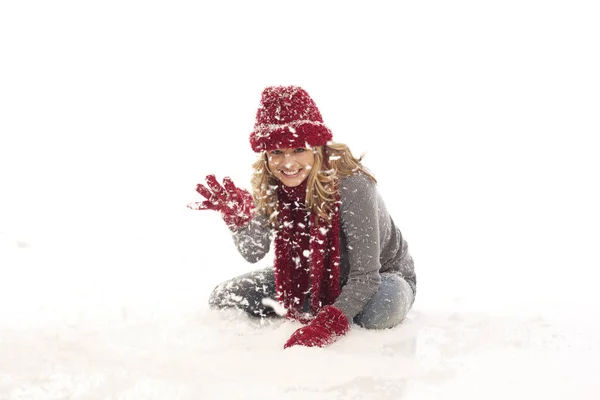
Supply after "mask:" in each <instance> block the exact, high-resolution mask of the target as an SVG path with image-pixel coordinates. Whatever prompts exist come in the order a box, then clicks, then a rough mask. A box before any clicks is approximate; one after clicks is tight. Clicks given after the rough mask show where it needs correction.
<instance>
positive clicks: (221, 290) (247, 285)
mask: <svg viewBox="0 0 600 400" xmlns="http://www.w3.org/2000/svg"><path fill="white" fill-rule="evenodd" d="M265 297H268V298H271V299H274V298H275V275H274V274H273V268H271V267H269V268H265V269H261V270H258V271H252V272H249V273H247V274H244V275H241V276H238V277H236V278H233V279H231V280H229V281H226V282H223V283H221V284H220V285H218V286H217V287H216V288H215V289H214V290H213V292H212V293H211V295H210V297H209V299H208V304H209V305H210V307H212V308H217V309H218V308H231V307H233V308H237V309H240V310H244V311H246V312H247V313H248V314H250V315H252V316H256V317H265V316H270V315H276V314H275V311H274V310H273V308H271V307H269V306H265V305H263V304H262V300H263V299H264V298H265Z"/></svg>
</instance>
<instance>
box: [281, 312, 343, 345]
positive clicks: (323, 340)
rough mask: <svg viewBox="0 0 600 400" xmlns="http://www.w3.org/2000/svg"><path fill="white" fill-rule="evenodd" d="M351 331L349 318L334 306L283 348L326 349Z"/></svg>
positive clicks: (300, 330)
mask: <svg viewBox="0 0 600 400" xmlns="http://www.w3.org/2000/svg"><path fill="white" fill-rule="evenodd" d="M349 330H350V324H349V323H348V318H346V316H345V315H344V313H342V311H341V310H340V309H339V308H337V307H334V306H325V307H323V308H322V309H321V311H319V313H318V314H317V316H316V317H315V319H313V320H312V321H311V322H310V323H309V324H308V325H306V326H304V327H302V328H300V329H298V330H297V331H296V332H294V333H293V334H292V336H290V338H289V339H288V341H287V342H286V343H285V345H284V346H283V348H284V349H287V348H288V347H292V346H296V345H299V346H307V347H314V346H318V347H325V346H328V345H330V344H331V343H333V342H335V341H336V340H338V338H340V337H341V336H343V335H345V334H346V332H348V331H349Z"/></svg>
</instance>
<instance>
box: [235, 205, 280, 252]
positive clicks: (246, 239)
mask: <svg viewBox="0 0 600 400" xmlns="http://www.w3.org/2000/svg"><path fill="white" fill-rule="evenodd" d="M266 222H267V217H266V216H264V215H262V214H256V215H255V216H254V218H252V219H251V220H250V222H249V223H248V224H247V225H245V226H244V227H242V228H240V229H237V230H233V231H232V232H233V241H234V243H235V245H236V247H237V249H238V251H239V252H240V254H241V255H242V257H244V259H245V260H246V261H248V262H250V263H255V262H257V261H260V260H262V259H263V258H264V256H265V255H267V253H268V252H269V247H270V245H271V240H272V234H271V229H270V228H269V226H268V225H267V224H266Z"/></svg>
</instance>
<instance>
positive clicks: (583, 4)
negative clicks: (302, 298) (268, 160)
mask: <svg viewBox="0 0 600 400" xmlns="http://www.w3.org/2000/svg"><path fill="white" fill-rule="evenodd" d="M302 4H303V6H302V7H294V8H293V9H292V8H290V7H291V6H288V5H285V4H282V3H281V2H275V1H256V2H236V1H232V2H224V3H218V2H186V1H175V2H173V1H171V2H161V1H157V2H150V3H148V2H138V1H132V0H124V1H123V0H122V1H119V2H117V1H110V0H109V1H105V2H102V3H98V4H94V5H92V4H88V3H82V2H74V1H57V2H51V3H48V2H36V1H29V2H4V3H2V5H0V54H2V62H1V63H0V110H2V111H1V113H0V188H1V189H0V190H1V192H0V399H2V400H4V399H10V400H16V399H19V400H20V399H155V398H156V399H281V398H286V399H311V400H312V399H328V400H329V399H400V398H406V399H420V400H421V399H434V398H461V399H479V398H482V397H484V398H488V399H496V398H498V399H500V398H502V399H505V398H511V399H531V398H533V397H535V398H538V397H539V398H545V399H564V398H569V399H596V398H598V396H599V394H600V383H598V379H597V377H598V373H599V372H600V322H598V316H599V315H600V296H599V295H598V290H597V284H598V281H599V280H598V270H599V267H600V256H599V255H598V251H597V246H598V243H600V230H599V229H598V226H600V211H599V208H598V206H597V205H598V204H600V195H599V193H598V189H597V186H598V185H597V183H596V182H597V180H598V177H597V176H598V171H600V160H599V159H598V156H597V154H598V146H597V144H596V142H595V140H594V139H595V137H596V136H597V134H598V132H599V131H600V130H599V128H600V120H599V119H598V117H597V116H598V110H599V109H600V104H599V103H600V98H599V97H598V93H600V76H599V75H598V74H597V71H599V70H600V57H599V55H598V52H597V51H595V50H594V49H597V48H598V45H599V43H598V40H599V39H598V38H600V32H598V31H599V30H600V27H599V26H598V24H597V20H598V17H599V12H598V9H597V6H596V5H595V4H594V2H591V1H569V2H566V1H557V2H541V1H533V0H524V1H523V0H522V1H506V2H502V3H497V4H496V3H494V4H491V3H490V4H488V3H485V2H474V1H466V0H459V1H456V2H442V1H430V2H410V3H409V4H402V3H400V4H396V5H394V7H395V8H392V5H391V4H388V3H385V2H372V3H369V5H368V6H365V5H364V4H363V3H353V2H346V3H343V4H342V3H337V2H316V1H306V2H303V3H302ZM282 16H285V23H284V26H285V29H281V26H282V25H281V23H280V22H278V21H280V20H281V18H282ZM282 57H283V58H284V59H285V62H281V59H282ZM277 84H297V85H300V86H303V87H304V88H305V89H306V90H307V91H308V92H309V93H310V94H311V96H312V97H313V98H314V99H315V101H316V103H317V105H318V106H319V108H320V111H321V113H322V114H323V118H324V121H325V123H326V124H327V125H328V126H329V127H330V128H331V129H332V131H333V134H334V139H335V140H336V141H339V142H345V143H347V144H349V145H350V148H351V149H352V150H353V151H354V152H356V154H361V153H362V152H366V154H367V155H366V157H365V159H364V162H365V163H366V165H367V166H368V167H369V169H370V171H372V172H373V173H374V174H375V176H376V177H377V179H378V181H379V190H380V191H381V193H382V195H383V198H384V199H385V201H386V207H387V208H388V210H389V211H390V213H391V214H392V216H393V217H394V220H395V222H396V223H397V224H398V226H399V227H400V229H401V230H402V232H403V234H404V235H405V237H406V239H407V240H408V242H409V246H410V251H411V254H412V255H413V257H414V258H415V263H416V268H417V274H418V293H417V299H416V303H415V306H414V309H413V310H412V311H411V313H410V314H409V317H408V319H407V320H406V321H405V322H404V323H403V324H402V325H401V326H399V327H397V328H394V329H391V330H386V331H378V332H374V331H367V330H364V329H361V328H358V327H354V328H353V329H352V330H351V332H350V333H349V334H348V335H347V336H345V337H344V338H342V339H341V340H339V341H338V342H336V343H334V344H333V345H331V346H330V347H327V348H324V349H308V348H297V347H295V348H290V349H287V350H285V351H284V350H283V344H284V343H285V341H286V340H287V338H289V336H290V335H291V333H292V332H293V331H294V330H295V329H297V328H298V327H299V326H300V325H298V324H296V323H292V322H283V321H282V320H279V319H273V320H267V321H260V320H253V319H250V318H249V317H246V316H244V315H241V314H239V313H237V312H235V311H228V312H222V313H217V312H213V311H210V310H208V307H207V299H208V295H209V293H210V292H211V290H212V289H213V288H214V287H215V286H216V285H217V284H219V283H220V282H223V281H225V280H227V279H229V278H231V277H233V276H237V275H240V274H242V273H245V272H248V271H250V270H253V269H256V268H261V267H263V266H266V265H269V263H270V262H272V254H270V255H269V256H268V257H267V258H266V259H265V260H262V261H260V262H259V263H258V264H248V263H246V262H245V261H244V260H243V258H242V257H241V256H240V255H239V254H237V252H236V250H235V247H234V244H233V241H232V239H231V234H230V232H229V230H228V229H227V227H226V226H225V224H224V223H223V222H222V220H221V218H220V216H219V214H218V213H216V212H212V211H210V210H197V211H194V210H190V209H188V208H186V204H189V203H190V202H194V201H201V200H203V199H201V198H200V196H199V195H198V194H197V193H196V192H195V186H196V184H197V183H199V182H203V181H204V177H205V176H206V175H207V174H209V173H214V174H216V175H217V176H231V178H232V180H233V181H234V182H235V183H236V185H238V186H240V187H244V188H249V184H250V178H251V176H252V174H253V171H252V167H251V165H252V162H253V161H254V154H253V153H252V152H251V150H250V146H249V143H248V135H249V133H250V131H251V129H252V127H253V124H254V117H255V115H256V107H257V106H258V102H259V100H260V92H261V90H262V89H263V88H264V87H265V86H268V85H277Z"/></svg>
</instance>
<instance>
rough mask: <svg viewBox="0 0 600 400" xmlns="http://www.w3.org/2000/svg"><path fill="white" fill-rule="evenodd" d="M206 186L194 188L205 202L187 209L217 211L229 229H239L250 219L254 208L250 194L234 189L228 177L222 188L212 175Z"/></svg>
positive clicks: (194, 204) (208, 177)
mask: <svg viewBox="0 0 600 400" xmlns="http://www.w3.org/2000/svg"><path fill="white" fill-rule="evenodd" d="M206 185H207V186H204V185H203V184H201V183H199V184H198V185H197V186H196V191H197V192H198V193H200V194H201V195H202V196H204V197H205V198H206V200H204V201H202V202H199V203H190V204H188V207H189V208H191V209H192V210H215V211H219V212H220V213H221V216H222V217H223V220H224V221H225V223H226V224H227V226H229V228H231V229H238V228H241V227H243V226H244V225H246V224H247V223H248V222H249V221H250V220H251V219H252V210H254V208H255V206H254V200H253V199H252V195H251V194H250V192H248V191H247V190H244V189H239V188H238V187H236V186H235V185H234V184H233V182H232V181H231V178H229V177H225V178H224V179H223V186H221V185H220V184H219V182H217V179H216V178H215V176H214V175H208V176H207V177H206Z"/></svg>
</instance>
